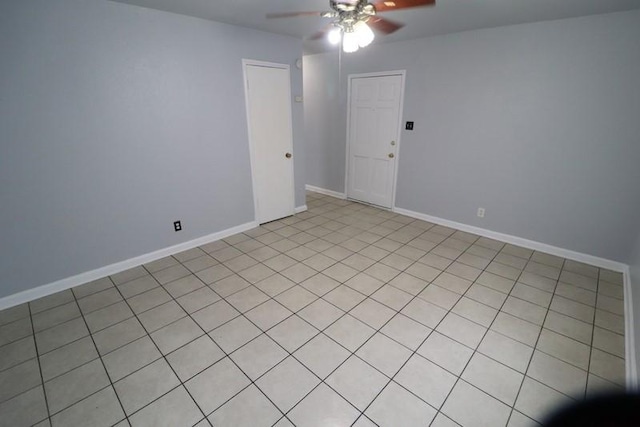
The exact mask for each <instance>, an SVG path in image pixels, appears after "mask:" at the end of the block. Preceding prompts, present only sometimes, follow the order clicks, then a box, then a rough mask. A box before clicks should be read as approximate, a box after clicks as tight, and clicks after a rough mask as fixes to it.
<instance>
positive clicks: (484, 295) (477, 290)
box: [464, 283, 507, 309]
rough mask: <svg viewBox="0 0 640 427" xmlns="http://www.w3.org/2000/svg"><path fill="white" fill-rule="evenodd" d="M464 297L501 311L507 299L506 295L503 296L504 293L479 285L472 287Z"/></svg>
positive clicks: (475, 284)
mask: <svg viewBox="0 0 640 427" xmlns="http://www.w3.org/2000/svg"><path fill="white" fill-rule="evenodd" d="M464 296H465V297H467V298H470V299H472V300H474V301H478V302H480V303H482V304H485V305H488V306H489V307H493V308H495V309H500V307H502V304H503V303H504V301H505V300H506V299H507V295H506V294H503V293H502V292H498V291H496V290H494V289H491V288H487V287H486V286H482V285H479V284H477V283H474V284H473V285H471V287H470V288H469V290H468V291H467V293H465V294H464Z"/></svg>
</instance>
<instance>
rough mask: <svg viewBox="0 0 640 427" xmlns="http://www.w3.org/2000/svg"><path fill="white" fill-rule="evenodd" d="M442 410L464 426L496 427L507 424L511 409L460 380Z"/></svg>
mask: <svg viewBox="0 0 640 427" xmlns="http://www.w3.org/2000/svg"><path fill="white" fill-rule="evenodd" d="M442 412H443V413H444V414H445V415H447V416H448V417H449V418H451V419H452V420H454V421H455V422H457V423H459V424H460V425H462V426H477V427H485V426H486V427H494V426H503V425H506V424H507V420H508V419H509V414H510V413H511V409H510V408H509V407H508V406H507V405H505V404H504V403H502V402H500V401H499V400H497V399H494V398H493V397H491V396H489V395H488V394H486V393H484V392H482V391H481V390H479V389H477V388H475V387H473V386H472V385H470V384H468V383H466V382H465V381H462V380H460V381H458V383H457V384H456V386H455V387H454V389H453V391H452V392H451V394H450V395H449V397H448V398H447V401H446V402H445V403H444V405H443V406H442Z"/></svg>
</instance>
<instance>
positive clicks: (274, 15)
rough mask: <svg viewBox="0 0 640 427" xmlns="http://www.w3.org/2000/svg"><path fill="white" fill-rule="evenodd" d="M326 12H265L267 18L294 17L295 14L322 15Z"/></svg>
mask: <svg viewBox="0 0 640 427" xmlns="http://www.w3.org/2000/svg"><path fill="white" fill-rule="evenodd" d="M325 13H326V12H283V13H267V15H266V16H267V19H276V18H295V17H296V16H322V15H323V14H325Z"/></svg>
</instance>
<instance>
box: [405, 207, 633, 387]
mask: <svg viewBox="0 0 640 427" xmlns="http://www.w3.org/2000/svg"><path fill="white" fill-rule="evenodd" d="M393 212H395V213H398V214H401V215H406V216H409V217H411V218H416V219H420V220H423V221H428V222H432V223H434V224H439V225H443V226H445V227H451V228H455V229H457V230H461V231H466V232H468V233H473V234H477V235H479V236H484V237H488V238H490V239H495V240H499V241H501V242H505V243H511V244H513V245H517V246H522V247H525V248H529V249H533V250H536V251H540V252H545V253H548V254H551V255H556V256H559V257H562V258H567V259H571V260H574V261H579V262H583V263H585V264H590V265H594V266H596V267H600V268H606V269H608V270H613V271H618V272H620V273H622V274H623V280H624V322H625V331H624V338H625V365H626V366H625V372H626V382H627V389H629V390H638V385H639V384H638V370H637V364H636V347H635V335H634V334H635V332H634V323H633V299H632V296H631V277H630V275H629V266H628V265H626V264H623V263H621V262H617V261H612V260H608V259H605V258H600V257H596V256H593V255H588V254H583V253H581V252H576V251H572V250H569V249H564V248H559V247H557V246H552V245H547V244H546V243H540V242H536V241H533V240H528V239H523V238H522V237H517V236H512V235H510V234H504V233H498V232H496V231H491V230H487V229H484V228H480V227H475V226H472V225H467V224H462V223H460V222H455V221H450V220H448V219H443V218H438V217H435V216H431V215H427V214H423V213H420V212H415V211H410V210H408V209H402V208H398V207H394V208H393Z"/></svg>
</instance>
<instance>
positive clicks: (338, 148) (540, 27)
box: [304, 11, 640, 262]
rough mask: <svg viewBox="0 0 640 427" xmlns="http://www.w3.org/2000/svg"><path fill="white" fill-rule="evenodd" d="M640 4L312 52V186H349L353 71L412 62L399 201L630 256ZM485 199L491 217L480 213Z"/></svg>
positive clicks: (639, 105)
mask: <svg viewBox="0 0 640 427" xmlns="http://www.w3.org/2000/svg"><path fill="white" fill-rule="evenodd" d="M638 40H640V11H634V12H623V13H616V14H609V15H599V16H591V17H585V18H577V19H568V20H561V21H550V22H541V23H535V24H524V25H516V26H510V27H502V28H495V29H486V30H480V31H472V32H465V33H458V34H451V35H446V36H439V37H432V38H427V39H421V40H413V41H408V42H398V43H389V44H380V45H374V46H371V47H369V48H366V49H364V50H361V51H359V52H357V53H355V54H350V55H343V57H342V64H341V66H342V67H341V80H340V82H338V72H339V66H338V57H337V53H335V52H333V53H328V54H320V55H312V56H307V57H305V76H304V79H305V81H304V88H305V128H306V144H307V183H308V184H310V185H314V186H318V187H322V188H327V189H330V190H334V191H339V192H342V191H344V175H345V154H344V153H345V138H346V103H347V101H346V92H347V89H346V76H347V75H348V74H350V73H364V72H374V71H388V70H398V69H405V70H407V82H406V93H405V105H404V120H413V121H415V130H414V131H412V132H409V131H403V132H402V135H401V143H400V154H399V175H398V183H397V199H396V206H398V207H401V208H405V209H410V210H413V211H417V212H421V213H425V214H429V215H434V216H437V217H441V218H445V219H449V220H453V221H458V222H461V223H465V224H470V225H474V226H479V227H482V228H486V229H489V230H494V231H498V232H502V233H507V234H511V235H515V236H519V237H523V238H527V239H531V240H535V241H539V242H543V243H546V244H550V245H554V246H558V247H561V248H566V249H571V250H575V251H578V252H582V253H587V254H591V255H595V256H599V257H604V258H607V259H612V260H617V261H622V262H626V261H627V258H628V256H629V254H630V252H631V250H632V246H633V243H634V242H633V239H634V237H635V236H636V235H637V232H638V231H640V230H639V226H640V224H638V222H637V212H640V191H639V190H638V183H640V168H638V166H637V165H638V164H640V143H639V141H638V135H640V120H639V118H640V84H639V81H638V76H640V49H638ZM478 207H484V208H485V209H486V217H485V218H484V219H480V218H477V217H476V211H477V208H478Z"/></svg>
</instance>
